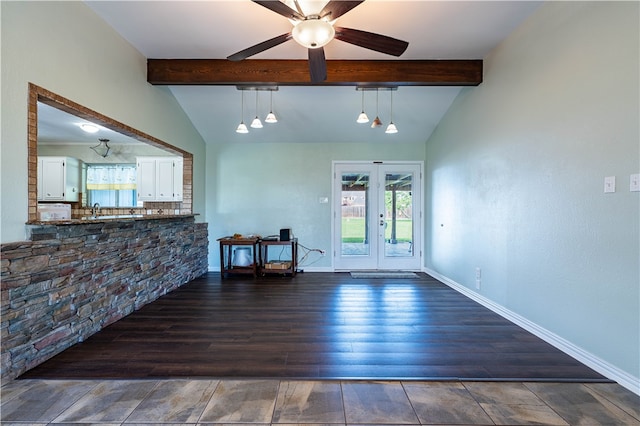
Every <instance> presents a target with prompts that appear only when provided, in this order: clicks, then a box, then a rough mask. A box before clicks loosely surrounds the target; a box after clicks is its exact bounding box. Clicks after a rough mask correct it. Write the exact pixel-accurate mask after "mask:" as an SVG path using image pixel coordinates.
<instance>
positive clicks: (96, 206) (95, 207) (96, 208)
mask: <svg viewBox="0 0 640 426" xmlns="http://www.w3.org/2000/svg"><path fill="white" fill-rule="evenodd" d="M98 213H100V203H95V204H94V205H93V208H92V209H91V216H93V217H98Z"/></svg>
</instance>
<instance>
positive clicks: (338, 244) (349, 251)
mask: <svg viewBox="0 0 640 426" xmlns="http://www.w3.org/2000/svg"><path fill="white" fill-rule="evenodd" d="M333 178H334V186H333V194H334V197H333V219H334V223H333V229H334V238H333V248H334V250H333V254H334V269H336V270H363V269H375V270H397V269H403V270H415V271H418V270H420V269H421V264H422V261H421V259H422V253H421V234H422V230H421V228H422V227H421V222H422V202H421V196H420V195H421V192H422V185H421V184H422V163H399V162H397V163H385V162H373V163H371V162H369V163H364V162H362V163H360V162H357V163H343V162H335V163H334V173H333Z"/></svg>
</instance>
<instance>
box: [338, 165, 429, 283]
mask: <svg viewBox="0 0 640 426" xmlns="http://www.w3.org/2000/svg"><path fill="white" fill-rule="evenodd" d="M342 166H352V167H353V171H359V170H363V171H367V170H376V173H377V171H379V172H380V174H382V175H383V176H384V173H385V172H386V171H390V170H392V169H393V167H394V166H400V167H406V166H413V167H414V169H413V171H414V172H416V176H415V177H414V183H413V184H414V185H415V186H416V187H415V188H416V191H412V192H413V194H412V195H413V222H414V235H413V241H412V244H413V247H412V249H413V253H414V254H413V256H408V257H385V256H384V249H385V247H384V244H377V243H375V244H373V245H372V246H371V251H372V253H370V255H369V258H370V257H371V256H374V257H375V259H374V260H375V262H374V263H367V261H366V259H363V260H362V261H355V262H353V263H351V264H349V265H348V266H347V265H346V261H343V259H342V258H340V257H339V256H341V248H342V246H341V243H340V238H341V236H338V235H337V232H340V227H341V226H339V224H338V222H337V221H338V220H341V216H342V214H341V207H342V206H341V202H340V201H341V200H340V199H339V198H340V197H341V195H342V185H341V179H340V181H338V178H339V177H338V172H337V170H338V169H340V168H342ZM374 168H375V169H374ZM423 169H424V162H423V161H337V160H336V161H333V162H332V175H333V179H332V185H331V188H332V197H331V214H332V220H331V235H332V238H331V244H332V247H331V253H332V255H333V256H332V264H333V269H334V271H344V270H357V269H381V270H382V269H386V270H391V269H403V270H413V271H420V270H421V269H422V266H423V256H422V253H423V246H422V245H423V242H422V241H423V235H422V234H423V232H424V214H423V200H422V196H423V191H424V189H423V188H424V186H423ZM382 179H384V177H382ZM372 184H373V182H372ZM375 184H376V186H377V181H376V182H375ZM376 191H378V190H377V189H376ZM378 192H381V193H382V194H384V190H382V191H378ZM381 205H382V209H381V207H380V206H381ZM383 209H384V198H383V199H382V200H380V202H379V203H378V206H372V212H373V211H375V212H378V211H382V210H383ZM372 215H373V213H372ZM376 216H377V215H376ZM376 219H377V217H376ZM369 222H370V223H371V224H373V223H374V221H373V218H372V219H370V220H369ZM375 222H377V220H376V221H375ZM377 225H378V224H377V223H376V226H377ZM372 226H373V225H372ZM371 234H372V236H371V237H372V239H373V238H374V237H376V236H378V232H375V231H374V232H372V233H371ZM380 237H381V238H379V240H381V241H382V242H384V236H383V235H382V236H380ZM374 251H376V252H375V253H373V252H374ZM367 259H368V258H367ZM353 260H357V259H353Z"/></svg>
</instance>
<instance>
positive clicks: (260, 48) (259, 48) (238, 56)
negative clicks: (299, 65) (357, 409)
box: [227, 33, 292, 61]
mask: <svg viewBox="0 0 640 426" xmlns="http://www.w3.org/2000/svg"><path fill="white" fill-rule="evenodd" d="M291 38H292V36H291V33H286V34H282V35H279V36H277V37H274V38H272V39H269V40H266V41H263V42H262V43H258V44H256V45H255V46H251V47H247V48H246V49H244V50H241V51H239V52H237V53H234V54H233V55H231V56H227V59H229V60H230V61H241V60H243V59H246V58H248V57H249V56H253V55H255V54H258V53H260V52H264V51H265V50H267V49H271V48H272V47H276V46H277V45H279V44H282V43H284V42H285V41H288V40H291Z"/></svg>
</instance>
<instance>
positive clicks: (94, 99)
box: [0, 1, 205, 242]
mask: <svg viewBox="0 0 640 426" xmlns="http://www.w3.org/2000/svg"><path fill="white" fill-rule="evenodd" d="M0 8H1V9H0V14H1V23H2V25H1V31H2V39H1V43H2V64H1V70H2V133H1V140H2V147H1V154H2V159H1V161H2V163H1V164H2V171H1V178H2V179H1V180H2V182H1V185H2V186H1V189H2V191H1V194H2V206H1V212H2V219H1V222H2V234H1V241H2V242H12V241H21V240H24V238H25V226H24V223H25V222H26V221H27V212H28V206H27V93H28V83H29V82H31V83H34V84H36V85H38V86H41V87H43V88H45V89H48V90H50V91H52V92H54V93H56V94H58V95H60V96H63V97H65V98H67V99H70V100H72V101H74V102H77V103H79V104H81V105H83V106H85V107H88V108H91V109H93V110H95V111H98V112H99V113H101V114H104V115H106V116H108V117H110V118H112V119H115V120H117V121H120V122H122V123H124V124H126V125H128V126H131V127H133V128H135V129H137V130H140V131H142V132H145V133H147V134H149V135H151V136H154V137H156V138H158V139H160V140H163V141H165V142H167V143H170V144H172V145H174V146H176V147H179V148H181V149H184V150H185V151H188V152H190V153H192V154H194V185H193V188H194V212H197V213H201V214H203V215H204V213H205V202H204V197H205V186H204V180H205V177H204V169H205V167H204V159H205V144H204V142H203V140H202V138H201V137H200V135H199V134H198V133H197V131H196V130H195V129H194V127H193V125H192V124H191V122H190V121H189V119H188V118H187V117H186V115H185V114H184V111H183V110H182V108H180V105H179V104H178V103H177V102H176V100H175V98H174V97H173V95H172V94H171V93H170V92H169V90H167V89H166V88H161V87H154V86H151V85H149V84H148V83H146V59H145V58H144V57H143V56H142V55H141V54H140V53H139V52H138V51H136V50H135V49H134V48H133V47H132V46H131V45H130V44H128V43H127V42H126V41H125V40H124V39H122V38H121V37H120V36H119V35H118V34H117V33H116V32H115V31H114V30H113V29H112V28H111V27H110V26H108V25H107V24H106V23H105V22H104V21H102V20H101V19H100V18H98V16H97V15H96V14H95V13H94V12H93V11H92V10H91V9H90V8H88V7H87V6H86V5H85V4H84V3H83V2H77V1H70V2H7V1H2V2H0Z"/></svg>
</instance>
